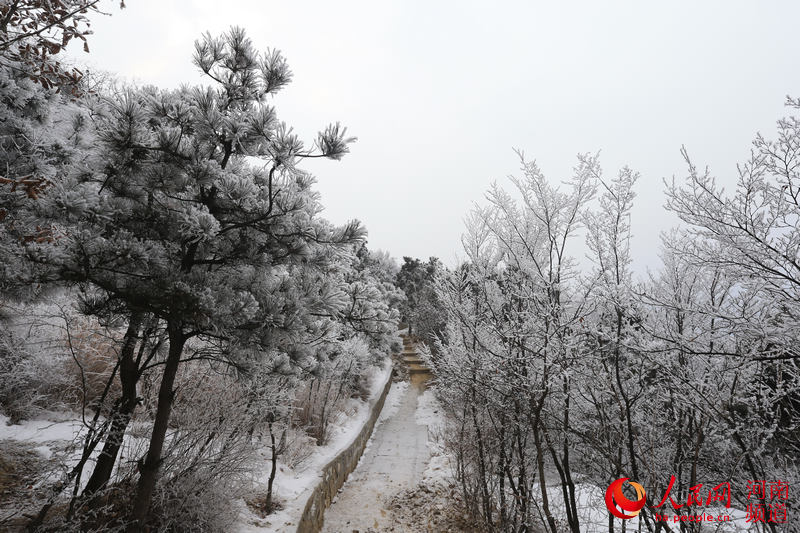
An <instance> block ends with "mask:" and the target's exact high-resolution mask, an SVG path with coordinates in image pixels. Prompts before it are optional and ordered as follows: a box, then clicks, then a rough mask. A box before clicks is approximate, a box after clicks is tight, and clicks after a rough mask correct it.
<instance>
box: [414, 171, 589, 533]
mask: <svg viewBox="0 0 800 533" xmlns="http://www.w3.org/2000/svg"><path fill="white" fill-rule="evenodd" d="M522 171H523V177H521V178H517V179H513V185H514V192H515V193H516V194H517V196H518V197H519V198H520V200H517V199H515V198H514V197H513V196H512V194H511V193H509V192H507V191H505V190H504V189H502V188H501V187H500V186H498V185H495V186H493V187H492V189H491V190H490V192H489V193H488V195H487V198H488V201H489V205H488V206H486V207H478V208H476V209H475V211H474V212H473V213H472V215H471V216H470V218H469V220H468V224H467V232H466V234H465V236H464V238H463V243H464V251H465V254H466V256H467V259H468V263H466V264H465V265H463V266H462V267H461V268H459V269H457V270H456V271H454V272H452V273H450V274H446V275H445V274H442V275H440V276H439V277H438V280H437V295H438V297H439V300H440V301H441V302H442V305H443V307H444V308H445V309H446V319H447V322H446V324H447V325H446V329H445V336H444V340H443V342H440V343H439V344H438V349H439V355H438V356H437V357H435V358H432V359H431V360H430V364H431V365H432V366H433V368H434V371H435V372H436V374H437V377H438V379H439V383H440V389H441V390H442V394H443V395H444V396H445V402H443V404H444V405H447V406H448V407H447V409H448V414H449V415H450V416H451V417H452V419H453V420H454V427H453V429H452V431H453V435H452V436H453V441H454V442H455V443H456V456H457V462H458V475H459V480H460V482H461V486H462V492H463V497H464V501H466V502H468V506H469V507H470V510H471V511H472V512H474V513H475V514H476V516H477V518H478V519H479V520H480V522H481V523H482V524H484V525H485V527H486V528H487V530H490V531H491V530H502V531H527V530H530V528H532V527H534V524H541V525H543V526H544V527H545V528H546V529H547V530H548V531H553V532H555V531H556V530H557V529H558V527H559V526H558V524H557V523H556V518H555V515H554V513H553V509H552V506H551V504H550V498H551V497H552V492H551V491H552V488H548V482H547V477H546V475H545V462H546V461H548V462H549V461H550V459H552V460H553V461H555V464H556V466H557V468H558V469H559V473H560V474H561V475H562V479H563V480H564V483H563V484H562V489H563V493H564V496H565V498H564V500H565V501H567V502H569V503H568V505H570V506H571V508H572V511H574V504H575V494H574V486H571V484H572V481H571V461H570V458H569V450H570V449H571V447H572V444H571V438H572V435H571V433H570V431H569V417H570V412H571V411H570V409H571V398H572V395H573V387H574V386H575V385H574V383H572V367H574V365H575V364H576V363H577V361H578V360H579V356H580V353H579V351H578V348H579V345H580V343H579V342H578V339H579V336H578V334H577V331H578V330H579V329H580V327H581V326H580V324H581V321H582V320H583V317H584V315H585V314H586V313H587V312H588V311H587V309H586V305H585V304H586V300H585V298H584V296H583V294H584V291H583V288H582V287H581V286H580V284H579V283H578V280H577V278H576V277H575V270H574V262H573V260H572V259H571V257H570V255H569V253H568V246H569V245H570V241H571V239H572V238H573V237H574V236H575V234H576V231H577V230H578V228H579V227H580V226H581V224H582V223H583V221H584V220H583V219H584V214H585V212H586V209H587V207H588V202H589V201H590V199H591V198H592V196H593V194H594V191H595V185H594V176H593V175H592V168H591V167H590V165H589V164H588V160H582V161H581V164H579V166H578V167H577V169H576V173H575V176H574V177H573V179H572V180H571V181H570V182H569V184H568V187H567V189H566V190H562V189H560V188H558V187H554V186H552V185H551V184H549V183H548V182H547V180H546V179H545V177H544V176H543V174H542V173H541V171H540V170H539V168H538V167H537V166H536V165H535V164H534V163H530V162H527V161H525V160H523V167H522ZM572 514H574V512H573V513H572ZM570 526H571V527H572V530H573V531H575V530H576V529H575V528H576V527H578V526H577V522H575V521H572V520H571V521H570Z"/></svg>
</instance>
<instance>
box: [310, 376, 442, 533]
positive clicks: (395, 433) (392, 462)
mask: <svg viewBox="0 0 800 533" xmlns="http://www.w3.org/2000/svg"><path fill="white" fill-rule="evenodd" d="M393 387H394V385H393ZM422 391H423V385H421V384H415V383H412V384H411V385H409V386H408V387H407V388H406V389H405V392H404V394H403V396H402V398H401V399H400V405H399V408H398V409H397V411H396V412H395V413H393V414H391V415H390V416H389V417H388V418H387V419H385V420H384V421H383V423H381V424H380V425H378V426H377V427H376V428H375V433H374V434H373V435H372V439H371V440H370V442H369V444H368V446H367V449H366V450H365V452H364V455H363V456H362V457H361V461H360V462H359V464H358V467H357V468H356V469H355V471H354V472H353V473H352V474H350V477H349V478H348V480H347V483H345V485H344V487H342V490H341V492H340V493H339V495H338V496H337V497H336V499H335V500H334V503H333V504H332V505H331V506H330V508H328V510H327V511H326V512H325V526H324V527H323V529H322V532H323V533H342V532H347V533H350V532H351V531H354V530H357V531H359V532H361V533H365V532H366V531H367V530H368V529H369V528H375V529H377V528H379V527H381V526H383V525H386V523H387V522H388V520H389V519H390V513H389V512H388V510H387V509H386V505H387V502H388V501H389V500H391V498H392V496H394V495H395V494H397V493H398V492H400V491H401V490H405V489H410V488H412V487H414V486H415V485H416V484H417V483H418V482H419V481H420V480H421V479H422V473H423V472H424V471H425V468H426V466H427V465H428V461H429V460H430V452H429V450H428V447H427V441H428V426H424V425H420V424H417V422H416V420H415V416H414V413H415V412H416V409H417V398H418V397H419V395H420V394H421V393H422ZM384 409H386V408H384Z"/></svg>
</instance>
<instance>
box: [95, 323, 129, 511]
mask: <svg viewBox="0 0 800 533" xmlns="http://www.w3.org/2000/svg"><path fill="white" fill-rule="evenodd" d="M143 317H144V315H143V313H140V312H136V313H133V314H132V315H131V318H130V322H129V323H128V330H127V331H126V332H125V339H124V341H123V343H122V349H121V350H120V363H119V379H120V382H121V384H122V397H121V398H120V404H119V409H118V410H117V411H116V412H115V413H113V414H112V418H111V429H110V430H109V432H108V437H106V443H105V444H104V445H103V451H102V452H101V453H100V456H99V457H98V458H97V464H95V467H94V471H92V475H91V477H90V478H89V481H88V482H87V483H86V487H85V488H84V489H83V495H84V496H91V495H93V494H96V493H97V492H99V491H100V490H102V489H103V488H104V487H105V486H106V484H107V483H108V480H109V479H111V473H112V472H113V470H114V465H115V464H116V462H117V455H118V454H119V450H120V448H121V447H122V439H123V437H124V436H125V431H126V430H127V429H128V423H129V422H130V420H131V416H132V415H133V410H134V409H136V403H137V402H136V383H137V381H138V380H139V372H138V369H137V368H136V362H135V361H134V357H133V355H134V351H135V348H136V342H137V340H138V338H139V330H140V329H141V325H142V320H143Z"/></svg>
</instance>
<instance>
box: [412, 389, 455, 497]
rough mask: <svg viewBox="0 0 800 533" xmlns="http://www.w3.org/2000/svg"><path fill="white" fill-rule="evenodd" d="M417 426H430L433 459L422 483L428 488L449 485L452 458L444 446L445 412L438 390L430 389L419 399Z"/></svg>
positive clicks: (451, 472)
mask: <svg viewBox="0 0 800 533" xmlns="http://www.w3.org/2000/svg"><path fill="white" fill-rule="evenodd" d="M414 418H415V419H416V422H417V424H423V425H426V426H428V449H429V450H430V452H431V459H430V462H429V463H428V468H426V469H425V472H424V473H423V475H422V483H423V484H424V485H427V486H434V485H443V484H448V483H450V482H451V481H452V476H453V469H452V467H451V465H452V464H454V463H452V462H451V456H450V455H449V454H448V453H447V451H446V450H445V446H444V435H443V432H444V411H443V410H442V407H441V405H439V400H438V399H437V398H436V389H435V388H434V387H429V388H427V389H426V390H425V392H423V393H422V395H421V396H420V397H419V403H418V404H417V411H416V413H414Z"/></svg>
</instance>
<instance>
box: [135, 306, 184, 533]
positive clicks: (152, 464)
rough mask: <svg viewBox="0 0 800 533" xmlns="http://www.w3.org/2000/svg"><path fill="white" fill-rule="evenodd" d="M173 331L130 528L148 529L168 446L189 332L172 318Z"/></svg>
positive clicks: (141, 469) (140, 465)
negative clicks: (177, 380) (162, 457)
mask: <svg viewBox="0 0 800 533" xmlns="http://www.w3.org/2000/svg"><path fill="white" fill-rule="evenodd" d="M167 331H168V333H169V352H168V354H167V361H166V364H165V365H164V373H163V375H162V376H161V385H160V387H159V389H158V407H157V408H156V418H155V421H154V422H153V433H152V435H151V436H150V447H149V448H148V450H147V455H146V456H145V459H144V461H142V462H140V464H139V472H140V473H139V483H138V484H137V486H136V495H135V496H134V500H133V511H132V516H131V518H132V519H133V522H132V523H131V525H130V526H129V527H128V531H131V532H138V531H145V527H144V524H145V520H146V519H147V513H148V511H149V510H150V502H151V500H152V499H153V492H154V491H155V488H156V480H157V478H158V470H159V468H160V466H161V452H162V451H163V449H164V439H165V438H166V435H167V428H168V426H169V417H170V414H171V413H172V400H173V399H174V396H175V393H174V391H173V388H172V387H173V385H174V384H175V377H176V376H177V374H178V365H179V363H180V360H181V355H182V354H183V346H184V344H185V343H186V335H184V334H183V331H182V330H181V327H180V325H178V324H175V323H174V322H172V321H169V322H168V323H167Z"/></svg>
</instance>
